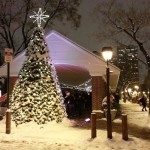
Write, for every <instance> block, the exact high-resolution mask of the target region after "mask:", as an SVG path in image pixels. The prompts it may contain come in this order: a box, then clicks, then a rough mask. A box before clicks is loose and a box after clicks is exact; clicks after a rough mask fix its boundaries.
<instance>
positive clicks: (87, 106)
mask: <svg viewBox="0 0 150 150" xmlns="http://www.w3.org/2000/svg"><path fill="white" fill-rule="evenodd" d="M63 95H64V104H65V108H66V113H67V115H68V118H74V117H82V116H83V114H85V113H87V112H90V111H91V107H92V104H91V101H92V99H91V93H87V92H84V91H74V93H73V92H71V91H69V90H65V91H64V93H63Z"/></svg>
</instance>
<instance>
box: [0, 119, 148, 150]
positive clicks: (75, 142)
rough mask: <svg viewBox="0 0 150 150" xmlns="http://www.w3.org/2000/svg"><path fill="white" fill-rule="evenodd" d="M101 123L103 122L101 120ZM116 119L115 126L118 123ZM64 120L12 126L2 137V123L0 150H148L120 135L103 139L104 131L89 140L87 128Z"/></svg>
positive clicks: (143, 144)
mask: <svg viewBox="0 0 150 150" xmlns="http://www.w3.org/2000/svg"><path fill="white" fill-rule="evenodd" d="M103 121H105V119H103ZM119 122H120V119H116V120H115V123H119ZM89 124H90V123H87V125H85V124H84V122H83V124H80V125H83V126H84V127H82V126H80V125H78V124H77V123H76V122H75V121H69V120H67V119H65V120H64V121H63V123H61V124H57V123H55V122H51V123H49V124H47V125H37V124H35V123H28V124H23V125H20V126H18V127H16V126H15V125H14V124H13V123H12V127H11V129H12V131H11V134H6V133H5V120H4V119H3V120H2V121H0V143H1V144H0V150H78V149H79V150H102V149H103V150H111V149H113V150H130V149H131V150H149V149H150V141H149V140H143V139H141V138H137V137H133V136H132V135H129V140H128V141H124V140H122V135H121V134H120V133H117V132H113V139H111V140H110V139H107V132H106V130H105V129H98V130H97V137H96V138H95V139H91V138H90V137H91V130H90V128H88V127H86V128H85V126H89Z"/></svg>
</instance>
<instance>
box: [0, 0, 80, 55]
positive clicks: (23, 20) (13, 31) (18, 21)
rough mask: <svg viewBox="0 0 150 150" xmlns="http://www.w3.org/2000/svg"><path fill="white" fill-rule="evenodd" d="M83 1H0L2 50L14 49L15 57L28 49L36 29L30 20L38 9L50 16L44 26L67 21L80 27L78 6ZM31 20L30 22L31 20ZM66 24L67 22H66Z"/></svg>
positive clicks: (0, 40)
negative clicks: (57, 21)
mask: <svg viewBox="0 0 150 150" xmlns="http://www.w3.org/2000/svg"><path fill="white" fill-rule="evenodd" d="M81 1H82V0H38V1H37V0H0V7H1V9H0V48H1V52H2V51H3V50H4V48H12V49H13V51H14V55H16V54H18V53H19V52H20V51H22V50H24V49H25V48H26V47H27V44H28V41H29V38H30V35H31V31H32V29H33V28H34V27H35V25H34V24H33V23H32V21H33V20H31V19H30V18H29V16H30V15H31V14H33V11H36V12H37V11H38V8H42V10H46V13H47V14H48V15H49V16H50V17H49V18H48V19H47V21H46V22H45V24H43V25H42V26H43V27H44V28H46V27H49V28H50V27H52V26H54V25H55V24H54V21H55V20H60V21H61V22H63V21H64V20H67V21H69V22H71V23H72V26H73V27H74V28H77V27H79V25H80V18H81V16H80V15H79V14H78V6H79V5H80V3H81ZM29 19H30V20H29ZM64 22H65V21H64Z"/></svg>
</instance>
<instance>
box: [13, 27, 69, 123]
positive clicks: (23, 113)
mask: <svg viewBox="0 0 150 150" xmlns="http://www.w3.org/2000/svg"><path fill="white" fill-rule="evenodd" d="M43 32H44V31H43V29H42V28H41V27H37V28H35V30H34V32H33V35H32V37H31V40H30V42H29V45H28V47H27V53H26V55H27V57H26V60H25V62H24V64H23V66H22V68H21V70H20V73H19V79H18V80H17V82H16V84H15V86H14V89H13V92H12V97H11V111H12V116H13V117H12V120H13V121H14V122H15V123H16V125H19V124H22V123H27V122H31V121H33V122H36V123H37V124H45V123H47V122H50V121H53V120H56V122H61V121H62V119H63V118H64V117H65V116H66V113H65V108H64V105H63V104H62V102H63V96H62V93H61V90H60V86H59V83H58V80H57V76H56V72H55V68H54V65H53V64H52V61H51V59H50V58H49V55H48V48H47V45H46V43H45V40H44V37H43V35H44V33H43Z"/></svg>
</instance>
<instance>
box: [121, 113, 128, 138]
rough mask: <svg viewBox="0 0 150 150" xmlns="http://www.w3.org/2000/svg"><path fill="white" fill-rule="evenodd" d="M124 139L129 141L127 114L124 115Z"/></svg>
mask: <svg viewBox="0 0 150 150" xmlns="http://www.w3.org/2000/svg"><path fill="white" fill-rule="evenodd" d="M122 139H123V140H128V123H127V115H126V114H122Z"/></svg>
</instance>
